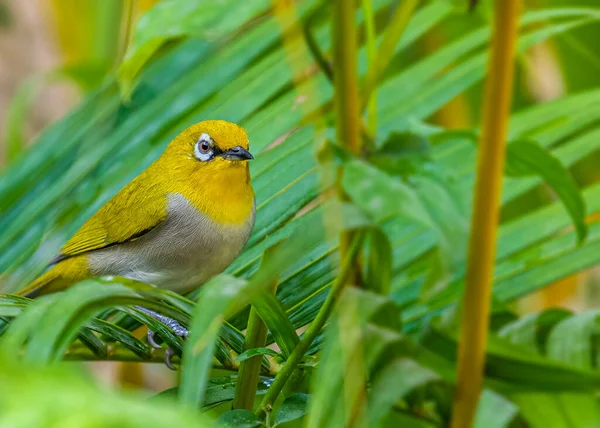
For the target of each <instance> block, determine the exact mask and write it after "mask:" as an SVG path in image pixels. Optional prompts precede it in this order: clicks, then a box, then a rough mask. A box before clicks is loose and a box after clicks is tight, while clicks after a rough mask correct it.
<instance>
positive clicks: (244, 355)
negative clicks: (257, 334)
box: [235, 348, 281, 363]
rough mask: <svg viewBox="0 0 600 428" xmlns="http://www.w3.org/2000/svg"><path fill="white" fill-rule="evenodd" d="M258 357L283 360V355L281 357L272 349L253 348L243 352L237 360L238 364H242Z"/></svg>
mask: <svg viewBox="0 0 600 428" xmlns="http://www.w3.org/2000/svg"><path fill="white" fill-rule="evenodd" d="M257 355H269V356H271V357H275V358H281V355H279V353H278V352H277V351H274V350H272V349H270V348H252V349H248V350H247V351H244V352H242V353H241V354H240V355H238V356H237V358H236V359H235V360H236V361H237V362H238V363H241V362H242V361H246V360H247V359H249V358H252V357H256V356H257Z"/></svg>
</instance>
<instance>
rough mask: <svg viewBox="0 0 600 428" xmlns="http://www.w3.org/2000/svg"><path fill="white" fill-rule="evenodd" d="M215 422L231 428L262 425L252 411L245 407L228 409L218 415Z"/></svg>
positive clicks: (250, 427)
mask: <svg viewBox="0 0 600 428" xmlns="http://www.w3.org/2000/svg"><path fill="white" fill-rule="evenodd" d="M217 423H218V424H220V426H222V427H231V428H255V427H259V426H261V425H262V423H261V422H260V421H259V420H258V418H257V417H256V416H255V415H254V413H252V412H251V411H249V410H245V409H236V410H229V411H228V412H225V413H223V414H222V415H221V416H219V418H218V419H217Z"/></svg>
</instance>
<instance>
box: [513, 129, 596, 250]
mask: <svg viewBox="0 0 600 428" xmlns="http://www.w3.org/2000/svg"><path fill="white" fill-rule="evenodd" d="M506 154H507V158H506V162H507V164H506V171H507V174H508V175H509V176H513V177H523V176H525V177H526V176H530V175H539V176H540V177H541V178H542V179H543V180H544V181H545V182H546V183H547V184H548V185H549V186H550V187H551V188H552V190H554V192H555V193H556V194H557V196H558V197H559V198H560V200H561V201H562V203H563V204H564V206H565V208H566V209H567V211H568V212H569V215H570V216H571V219H572V220H573V224H574V225H575V229H576V230H577V236H578V240H579V242H580V243H581V242H582V241H583V240H584V239H585V237H586V235H587V224H586V221H585V217H586V208H585V202H584V200H583V198H582V196H581V192H580V191H579V188H578V187H577V183H576V182H575V180H574V179H573V177H572V176H571V173H570V172H569V170H568V169H567V168H565V166H564V165H563V164H562V163H561V162H560V160H559V159H558V158H556V157H555V156H553V155H552V154H551V153H550V152H548V151H547V150H545V149H544V148H542V147H541V146H540V145H539V144H537V143H535V142H532V141H514V142H512V143H510V144H508V146H507V152H506Z"/></svg>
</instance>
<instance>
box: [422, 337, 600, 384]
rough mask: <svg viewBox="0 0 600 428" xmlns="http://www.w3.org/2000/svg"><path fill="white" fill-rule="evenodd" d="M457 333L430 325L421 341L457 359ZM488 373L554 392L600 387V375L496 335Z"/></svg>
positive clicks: (491, 344)
mask: <svg viewBox="0 0 600 428" xmlns="http://www.w3.org/2000/svg"><path fill="white" fill-rule="evenodd" d="M455 336H456V333H455V332H454V331H448V330H444V331H442V330H441V329H439V328H437V327H434V326H432V325H429V326H428V328H427V330H426V331H425V333H424V334H423V335H422V337H421V341H420V343H421V344H422V345H423V346H424V347H426V348H427V349H429V350H431V351H432V352H435V353H437V354H439V355H442V356H444V357H445V358H447V359H449V360H450V361H454V360H455V359H456V349H457V347H456V337H455ZM485 370H486V376H488V378H489V379H495V380H501V381H503V382H506V383H510V384H512V385H516V386H521V387H528V388H535V389H538V390H545V391H550V392H556V391H592V390H595V389H597V388H598V387H599V386H600V374H599V373H596V372H593V371H591V370H583V369H580V368H577V367H574V366H572V365H567V364H564V363H560V362H556V361H554V360H550V359H548V358H544V357H541V356H539V355H538V354H537V353H535V352H534V351H531V350H530V349H527V348H525V347H521V346H517V345H513V344H511V343H509V342H508V341H506V340H504V339H501V338H499V337H498V336H496V335H494V334H492V335H490V336H489V340H488V344H487V350H486V368H485Z"/></svg>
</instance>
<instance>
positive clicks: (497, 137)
mask: <svg viewBox="0 0 600 428" xmlns="http://www.w3.org/2000/svg"><path fill="white" fill-rule="evenodd" d="M519 7H520V1H519V0H504V1H500V0H497V1H496V5H495V15H494V33H493V36H492V46H491V54H490V60H489V66H488V70H489V75H488V79H487V82H486V89H485V98H484V105H483V127H482V131H481V141H480V143H479V157H478V165H477V180H476V185H475V200H474V203H473V219H472V225H471V239H470V243H469V254H468V266H467V276H466V284H465V292H464V301H463V302H464V304H463V314H462V317H463V318H462V324H461V325H462V329H461V336H460V341H459V349H458V378H457V386H456V392H455V396H454V405H453V411H452V423H451V427H452V428H468V427H471V426H472V424H473V418H474V415H475V411H476V409H477V403H478V401H479V395H480V392H481V387H482V383H483V369H484V363H485V348H486V341H487V335H488V327H489V314H490V294H491V286H492V276H493V268H494V259H495V253H496V235H497V228H498V217H499V213H498V211H499V205H500V194H501V188H502V187H501V186H502V172H503V168H504V155H505V139H506V135H507V128H508V120H509V114H510V105H511V97H512V89H513V75H514V57H515V46H516V41H517V35H518V34H517V24H518V17H519Z"/></svg>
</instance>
